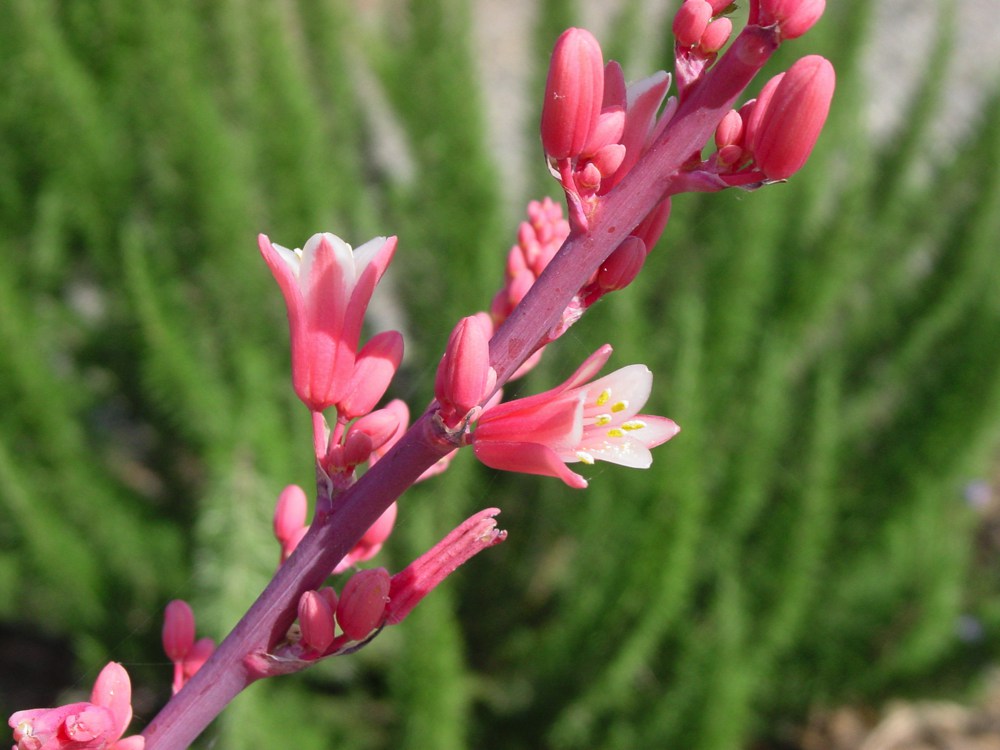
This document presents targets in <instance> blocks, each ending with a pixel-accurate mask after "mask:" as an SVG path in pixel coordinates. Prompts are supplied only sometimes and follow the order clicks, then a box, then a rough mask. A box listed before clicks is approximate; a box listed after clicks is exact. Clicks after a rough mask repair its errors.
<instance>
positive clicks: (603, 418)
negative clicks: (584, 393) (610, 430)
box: [594, 414, 611, 427]
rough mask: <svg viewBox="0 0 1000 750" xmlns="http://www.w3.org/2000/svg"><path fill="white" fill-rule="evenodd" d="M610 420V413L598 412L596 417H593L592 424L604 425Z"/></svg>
mask: <svg viewBox="0 0 1000 750" xmlns="http://www.w3.org/2000/svg"><path fill="white" fill-rule="evenodd" d="M610 421H611V415H610V414H598V415H597V417H595V418H594V424H596V425H597V426H598V427H602V426H603V425H606V424H607V423H608V422H610Z"/></svg>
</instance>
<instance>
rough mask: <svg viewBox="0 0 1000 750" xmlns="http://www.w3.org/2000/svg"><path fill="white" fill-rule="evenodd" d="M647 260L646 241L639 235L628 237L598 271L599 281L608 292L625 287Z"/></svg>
mask: <svg viewBox="0 0 1000 750" xmlns="http://www.w3.org/2000/svg"><path fill="white" fill-rule="evenodd" d="M645 262H646V243H644V242H643V241H642V240H640V239H639V238H638V237H632V236H630V237H626V238H625V240H624V241H623V242H622V244H620V245H619V246H618V247H616V248H615V249H614V251H613V252H612V253H611V255H609V256H608V258H607V260H605V261H604V263H603V264H602V265H601V267H600V269H599V270H598V271H597V283H598V284H600V286H601V289H603V290H605V291H608V292H611V291H615V290H617V289H624V288H625V287H627V286H628V285H629V284H631V283H632V282H633V281H635V277H636V276H638V275H639V271H641V270H642V264H643V263H645Z"/></svg>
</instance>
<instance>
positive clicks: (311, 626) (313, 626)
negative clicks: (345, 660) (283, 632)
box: [299, 591, 334, 653]
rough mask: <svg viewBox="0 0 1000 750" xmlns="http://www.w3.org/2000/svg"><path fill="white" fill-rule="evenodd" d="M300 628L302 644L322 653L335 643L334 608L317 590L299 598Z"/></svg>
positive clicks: (307, 592)
mask: <svg viewBox="0 0 1000 750" xmlns="http://www.w3.org/2000/svg"><path fill="white" fill-rule="evenodd" d="M299 629H300V630H301V632H302V645H303V646H305V647H306V648H310V649H312V650H313V651H318V652H320V653H322V652H323V651H326V649H327V648H329V646H330V644H331V643H333V635H334V625H333V610H332V609H330V602H329V601H328V600H327V599H326V598H325V597H323V596H321V595H320V594H319V593H317V592H315V591H306V592H305V593H304V594H302V596H301V597H300V598H299Z"/></svg>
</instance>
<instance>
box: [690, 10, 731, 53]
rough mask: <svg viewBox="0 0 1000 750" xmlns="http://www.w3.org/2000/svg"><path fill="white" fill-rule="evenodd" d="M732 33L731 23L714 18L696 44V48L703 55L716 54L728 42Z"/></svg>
mask: <svg viewBox="0 0 1000 750" xmlns="http://www.w3.org/2000/svg"><path fill="white" fill-rule="evenodd" d="M732 33H733V22H732V21H730V20H729V19H728V18H726V17H722V18H716V19H715V20H714V21H712V22H711V23H709V24H708V26H707V27H706V28H705V33H703V34H702V35H701V40H700V41H699V42H698V48H699V49H700V50H701V51H702V52H704V53H705V54H711V53H713V52H718V51H719V50H720V49H722V48H723V47H724V46H725V44H726V42H728V41H729V37H730V35H731V34H732Z"/></svg>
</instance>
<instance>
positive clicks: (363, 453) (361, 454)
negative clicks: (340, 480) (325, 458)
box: [330, 430, 374, 469]
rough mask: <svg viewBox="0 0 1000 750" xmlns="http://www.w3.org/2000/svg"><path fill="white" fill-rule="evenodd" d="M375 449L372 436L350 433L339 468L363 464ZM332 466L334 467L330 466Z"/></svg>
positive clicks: (346, 439)
mask: <svg viewBox="0 0 1000 750" xmlns="http://www.w3.org/2000/svg"><path fill="white" fill-rule="evenodd" d="M373 447H374V444H373V443H372V439H371V436H370V435H366V434H365V433H363V432H359V431H357V430H354V431H351V432H348V433H347V437H345V438H344V446H343V448H344V449H343V451H342V452H341V453H340V455H339V457H338V458H339V459H340V462H341V463H340V465H339V466H338V468H342V469H346V468H348V467H353V466H358V465H359V464H363V463H364V462H365V461H367V460H368V457H369V456H370V455H371V454H372V448H373ZM330 466H331V467H332V466H333V465H332V464H330Z"/></svg>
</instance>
